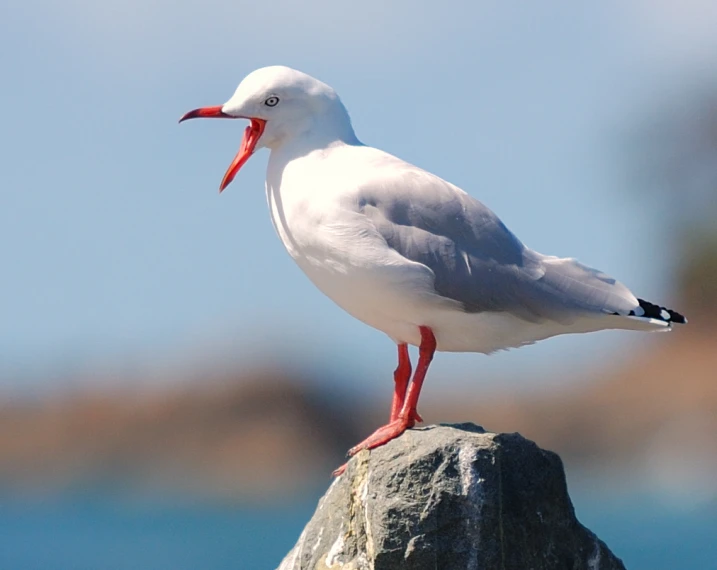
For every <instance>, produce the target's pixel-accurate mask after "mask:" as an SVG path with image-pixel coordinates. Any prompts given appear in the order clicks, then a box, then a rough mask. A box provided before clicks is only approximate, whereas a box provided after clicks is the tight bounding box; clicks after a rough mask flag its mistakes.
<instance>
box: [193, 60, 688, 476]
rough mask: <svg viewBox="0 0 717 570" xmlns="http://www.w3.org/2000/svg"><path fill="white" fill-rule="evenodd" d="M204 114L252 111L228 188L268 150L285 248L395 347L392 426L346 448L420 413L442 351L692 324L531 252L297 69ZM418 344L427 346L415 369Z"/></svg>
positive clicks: (272, 197) (248, 85)
mask: <svg viewBox="0 0 717 570" xmlns="http://www.w3.org/2000/svg"><path fill="white" fill-rule="evenodd" d="M194 118H222V119H248V120H249V126H247V127H246V130H245V131H244V137H243V140H242V142H241V146H240V148H239V152H238V153H237V154H236V156H235V157H234V160H232V162H231V164H230V166H229V168H228V169H227V171H226V174H225V175H224V178H223V179H222V181H221V184H220V186H219V191H220V192H221V191H223V190H224V189H225V188H226V187H227V186H228V185H229V184H230V183H231V181H232V180H233V179H234V177H235V176H236V174H237V172H238V171H239V169H240V168H241V167H242V166H243V165H244V164H245V163H246V161H247V160H248V159H249V158H250V157H251V156H252V154H254V152H256V150H258V149H260V148H264V147H266V148H269V149H270V151H271V153H270V156H269V163H268V167H267V174H266V197H267V201H268V205H269V210H270V213H271V219H272V222H273V224H274V227H275V228H276V232H277V233H278V235H279V238H280V239H281V241H282V243H283V244H284V246H285V247H286V249H287V251H288V252H289V255H291V257H292V258H293V259H294V261H295V262H296V263H297V264H298V265H299V267H300V268H301V269H302V270H303V271H304V272H305V273H306V275H307V276H308V278H309V279H310V280H311V281H312V282H313V283H314V284H315V285H316V286H317V287H318V288H319V289H320V290H321V291H322V292H323V293H324V294H326V295H327V296H328V297H329V298H330V299H332V300H333V301H334V302H335V303H336V304H337V305H339V306H340V307H341V308H343V309H344V310H345V311H347V312H348V313H349V314H351V315H353V316H354V317H356V318H357V319H359V320H360V321H363V322H364V323H366V324H367V325H370V326H372V327H374V328H376V329H378V330H380V331H383V332H384V333H385V334H386V335H388V336H389V337H390V338H391V339H392V340H393V342H395V343H396V346H397V347H398V366H397V368H396V370H395V372H394V375H393V378H394V391H393V400H392V404H391V413H390V416H389V421H388V423H387V424H386V425H384V426H382V427H380V428H378V429H377V430H376V431H375V432H374V433H372V434H371V435H370V436H369V437H367V438H366V439H365V440H363V441H362V442H361V443H359V444H358V445H356V446H355V447H353V448H351V449H350V450H349V452H348V455H349V456H352V455H355V454H356V453H358V452H359V451H361V450H363V449H374V448H376V447H378V446H380V445H383V444H385V443H386V442H388V441H390V440H392V439H394V438H396V437H398V436H400V435H401V434H403V433H404V432H405V431H406V430H407V429H409V428H412V427H413V426H414V425H415V424H416V422H420V421H422V419H421V416H420V415H419V413H418V411H417V404H418V398H419V395H420V393H421V387H422V386H423V382H424V379H425V377H426V373H427V371H428V367H429V365H430V363H431V360H432V359H433V356H434V353H435V352H436V351H447V352H478V353H485V354H490V353H492V352H495V351H498V350H503V349H509V348H517V347H520V346H524V345H528V344H532V343H534V342H536V341H539V340H542V339H546V338H549V337H552V336H556V335H561V334H568V333H586V332H592V331H599V330H604V329H624V330H635V331H669V330H671V328H672V325H673V324H675V323H679V324H683V323H686V322H687V321H686V319H685V317H684V316H682V315H681V314H680V313H678V312H676V311H673V310H671V309H667V308H665V307H662V306H660V305H656V304H653V303H650V302H648V301H645V300H643V299H639V298H637V297H635V295H633V293H632V292H631V291H630V290H629V289H628V288H627V287H626V286H625V285H623V284H622V283H620V282H619V281H616V280H615V279H613V278H612V277H609V276H608V275H606V274H605V273H602V272H601V271H598V270H597V269H592V268H590V267H587V266H585V265H582V264H580V263H578V262H577V261H576V260H575V259H572V258H560V257H553V256H547V255H543V254H540V253H538V252H537V251H534V250H532V249H530V248H528V247H526V246H525V245H523V243H522V242H521V241H520V240H519V239H518V238H517V237H516V236H515V235H514V234H513V233H512V232H511V231H510V230H509V229H508V228H507V227H506V226H505V224H503V222H501V220H500V219H499V218H498V216H496V215H495V214H494V213H493V212H492V211H491V210H490V209H488V207H486V206H485V205H484V204H483V203H481V202H479V201H478V200H477V199H475V198H473V197H472V196H470V195H469V194H467V193H466V192H464V191H463V190H461V189H460V188H458V187H456V186H454V185H453V184H451V183H450V182H446V181H445V180H443V179H441V178H439V177H438V176H436V175H434V174H431V173H430V172H427V171H425V170H422V169H421V168H419V167H417V166H414V165H412V164H410V163H408V162H405V161H403V160H401V159H400V158H397V157H395V156H393V155H391V154H389V153H387V152H384V151H382V150H379V149H377V148H373V147H371V146H368V145H365V144H363V143H362V142H361V141H359V139H358V138H357V137H356V134H355V133H354V129H353V126H352V124H351V119H350V117H349V114H348V111H347V110H346V107H344V105H343V103H342V102H341V99H340V98H339V96H338V95H337V94H336V91H334V89H332V88H331V87H330V86H329V85H327V84H326V83H323V82H321V81H319V80H318V79H315V78H314V77H311V76H310V75H307V74H305V73H302V72H301V71H297V70H295V69H291V68H289V67H284V66H271V67H264V68H261V69H258V70H256V71H253V72H252V73H250V74H249V75H248V76H246V78H245V79H244V80H243V81H242V82H241V83H240V84H239V86H238V87H237V89H236V91H235V93H234V95H233V96H232V97H231V98H230V99H229V100H228V101H227V102H226V103H224V104H223V105H219V106H214V107H202V108H199V109H195V110H193V111H190V112H189V113H187V114H185V115H184V116H183V117H182V118H181V119H180V122H182V121H185V120H187V119H194ZM409 345H411V346H417V347H418V354H419V357H418V363H417V365H416V370H415V372H414V373H413V377H412V378H411V373H412V365H411V360H410V357H409V351H408V347H409ZM344 468H345V465H344V466H342V467H340V468H339V469H337V470H336V472H335V474H337V475H338V474H340V473H341V472H343V469H344Z"/></svg>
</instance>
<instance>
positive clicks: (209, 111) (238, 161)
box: [179, 105, 266, 192]
mask: <svg viewBox="0 0 717 570" xmlns="http://www.w3.org/2000/svg"><path fill="white" fill-rule="evenodd" d="M200 118H201V119H241V118H244V117H234V116H232V115H227V114H226V113H224V112H223V111H222V106H221V105H218V106H216V107H202V108H200V109H194V111H189V113H187V114H186V115H184V116H183V117H182V118H181V119H179V122H180V123H181V122H182V121H186V120H187V119H200ZM246 118H248V119H249V120H250V121H251V123H250V124H249V126H248V127H247V128H246V130H245V131H244V138H243V139H242V141H241V146H240V147H239V152H237V154H236V156H235V157H234V160H232V163H231V164H230V165H229V168H228V169H227V171H226V173H225V174H224V178H223V179H222V183H221V184H220V185H219V192H221V191H222V190H224V189H225V188H226V187H227V186H229V184H230V183H231V181H232V180H234V177H235V176H236V175H237V172H239V169H240V168H241V167H242V166H244V163H246V161H247V160H249V157H250V156H251V155H252V154H254V150H255V149H256V144H257V143H258V142H259V139H260V138H261V135H262V133H263V132H264V127H265V126H266V121H265V120H264V119H253V118H251V117H246Z"/></svg>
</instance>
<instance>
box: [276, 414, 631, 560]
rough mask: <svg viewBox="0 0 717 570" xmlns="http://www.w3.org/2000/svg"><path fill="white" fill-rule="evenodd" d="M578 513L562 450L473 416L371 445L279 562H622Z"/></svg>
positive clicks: (339, 481)
mask: <svg viewBox="0 0 717 570" xmlns="http://www.w3.org/2000/svg"><path fill="white" fill-rule="evenodd" d="M624 568H625V567H624V566H623V564H622V562H621V561H620V559H619V558H617V557H616V556H615V555H614V554H612V552H610V550H609V549H608V548H607V546H606V545H605V543H603V542H602V541H601V540H599V539H598V538H597V537H596V536H595V535H594V534H593V533H592V532H591V531H589V530H588V529H587V528H585V527H584V526H582V525H581V524H580V523H579V522H578V520H577V519H576V518H575V511H574V509H573V505H572V503H571V501H570V497H569V496H568V490H567V485H566V481H565V472H564V470H563V465H562V462H561V460H560V458H559V457H558V456H557V455H556V454H555V453H552V452H550V451H544V450H542V449H540V448H539V447H538V446H537V445H536V444H535V443H533V442H532V441H529V440H527V439H525V438H523V437H522V436H521V435H519V434H494V433H486V432H485V431H484V430H483V429H482V428H480V427H478V426H475V425H472V424H460V425H444V426H429V427H427V428H422V429H413V430H409V431H408V432H406V433H405V434H404V435H403V436H401V437H400V438H398V439H396V440H394V441H392V442H390V443H388V444H387V445H385V446H383V447H380V448H378V449H375V450H374V451H372V452H367V451H365V452H361V453H360V454H358V455H357V456H356V457H355V458H354V459H352V460H351V461H350V462H349V465H348V468H347V470H346V472H345V473H344V475H342V476H341V477H339V478H338V479H336V480H335V481H334V482H333V483H332V485H331V487H330V488H329V490H328V491H327V493H326V494H325V495H324V497H323V498H322V499H321V500H320V502H319V506H318V508H317V509H316V512H315V513H314V516H313V517H312V519H311V521H309V523H308V525H307V526H306V527H305V528H304V531H303V532H302V533H301V536H300V537H299V540H298V542H297V543H296V545H295V546H294V548H293V549H292V550H291V552H289V554H288V555H287V556H286V557H285V558H284V560H283V562H282V563H281V565H280V566H279V570H299V569H300V570H327V569H337V570H339V569H341V570H409V569H410V570H424V569H425V570H471V569H476V570H477V569H486V570H492V569H505V570H523V569H525V570H527V569H532V570H547V569H551V570H552V569H566V570H567V569H570V570H580V569H585V570H613V569H623V570H624Z"/></svg>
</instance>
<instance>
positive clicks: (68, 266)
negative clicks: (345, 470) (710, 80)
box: [0, 0, 717, 390]
mask: <svg viewBox="0 0 717 570" xmlns="http://www.w3.org/2000/svg"><path fill="white" fill-rule="evenodd" d="M667 4H673V5H672V6H667ZM716 15H717V14H716V10H715V7H714V5H713V3H711V2H707V1H703V0H690V1H688V2H684V3H680V4H679V5H678V3H666V2H665V3H652V2H647V1H638V0H630V1H627V2H617V1H612V2H599V3H598V2H590V3H580V4H578V3H571V2H548V3H541V4H540V6H538V5H534V6H533V5H521V6H520V7H519V8H518V7H516V6H509V5H507V4H506V3H489V2H470V1H465V2H455V1H444V2H440V3H428V2H409V1H403V0H401V1H396V2H392V3H390V4H389V5H388V6H384V3H383V2H380V1H374V0H370V1H364V2H361V3H356V2H354V3H348V2H346V3H344V2H335V1H329V0H308V1H307V2H303V3H294V2H289V1H288V0H286V1H285V0H275V1H274V2H271V3H256V2H243V1H236V0H232V1H230V0H209V1H204V2H190V1H179V2H170V1H169V0H155V1H149V2H147V1H142V2H140V1H139V0H107V1H105V2H92V1H90V0H69V1H68V2H65V3H61V4H60V3H56V2H50V1H49V0H35V1H32V0H31V1H28V2H24V3H19V2H15V3H11V4H10V5H7V6H4V8H3V14H2V18H1V19H0V48H2V49H0V64H1V67H2V76H3V89H2V90H0V106H1V108H2V109H3V110H4V113H3V126H2V136H0V253H1V254H2V274H1V277H2V279H1V280H0V323H1V324H0V386H5V387H8V386H16V385H19V384H21V383H22V382H26V381H28V378H31V377H38V378H44V379H45V381H46V382H52V381H53V379H55V378H57V377H60V376H62V375H64V374H70V373H78V374H82V373H86V374H87V375H88V376H89V377H92V378H93V380H92V381H96V382H100V381H111V378H112V377H113V375H115V374H114V373H115V372H123V371H128V370H129V371H132V370H136V371H140V372H143V373H148V371H154V372H153V373H156V376H157V377H166V376H168V375H169V376H172V375H173V374H174V372H176V371H180V373H179V375H181V374H182V372H181V371H186V370H189V369H192V367H198V368H201V367H202V366H204V365H205V364H207V363H212V364H217V363H221V362H227V361H236V360H238V361H240V362H242V363H244V364H246V365H247V366H257V365H259V364H260V363H261V361H262V359H264V358H266V357H267V356H271V359H272V362H275V361H279V360H282V359H285V360H286V362H287V365H297V366H313V367H317V368H321V367H324V366H326V367H329V368H331V369H333V370H337V371H341V370H344V369H346V370H348V371H349V372H350V374H351V375H353V376H354V377H361V378H366V379H367V380H366V383H367V384H368V385H370V386H372V387H379V386H381V387H384V388H385V389H386V390H390V388H386V387H385V384H386V383H387V382H389V381H390V371H391V370H392V369H393V367H394V365H395V364H394V358H395V357H394V348H393V346H392V344H391V342H390V341H389V340H388V339H387V338H385V337H384V336H383V335H382V334H381V333H379V332H376V331H373V330H371V329H369V328H367V327H366V326H365V325H363V324H361V323H359V322H357V321H354V320H353V319H352V318H351V317H349V316H348V315H345V314H344V313H343V312H342V311H341V310H340V309H338V308H337V307H335V306H334V305H333V304H332V303H331V302H330V301H329V300H327V299H325V298H324V297H323V296H322V295H321V293H319V292H318V291H316V290H315V289H314V288H313V286H312V285H311V284H310V283H309V282H308V280H307V279H306V278H305V277H304V276H303V275H302V274H301V272H300V271H299V269H298V268H297V267H295V265H294V264H293V262H292V261H291V259H290V258H289V257H288V255H287V254H286V253H285V252H284V251H283V248H282V246H281V244H280V242H279V240H278V239H277V238H276V236H275V234H274V230H273V228H272V227H271V223H270V220H269V216H268V213H267V209H266V203H265V196H264V189H263V180H264V172H265V168H266V160H267V154H266V152H267V151H263V152H262V153H259V154H257V155H256V156H255V157H253V158H252V160H251V161H250V162H249V163H248V164H247V165H246V166H245V167H244V168H243V169H242V171H241V173H240V174H239V176H238V177H237V178H236V180H235V181H234V183H233V184H232V185H231V186H230V187H229V189H228V190H227V191H226V192H224V193H223V194H222V195H221V196H219V195H218V194H217V186H218V183H219V181H220V180H221V177H222V174H223V173H224V170H225V169H226V166H227V165H228V163H229V161H230V160H231V158H232V157H233V155H234V153H235V152H236V149H237V147H238V145H239V142H240V139H241V135H242V131H243V128H244V125H243V124H240V123H239V122H231V123H226V122H221V121H197V122H192V123H188V124H184V125H182V126H178V125H177V119H178V118H179V116H180V115H181V114H182V113H183V112H185V111H187V110H189V109H192V108H195V107H198V106H202V105H210V104H219V103H223V102H224V101H225V100H226V99H228V98H229V96H230V95H231V94H232V92H233V90H234V88H235V87H236V85H237V83H238V82H239V81H240V80H241V79H242V77H243V76H244V75H246V74H247V73H249V72H250V71H252V70H253V69H255V68H257V67H261V66H264V65H271V64H284V65H289V66H292V67H296V68H298V69H301V70H303V71H306V72H308V73H311V74H313V75H316V76H317V77H319V78H321V79H322V80H324V81H326V82H327V83H329V84H331V85H332V86H334V87H335V88H336V89H337V91H338V92H339V94H340V95H341V96H342V98H343V100H344V102H345V103H346V105H347V107H348V109H349V111H350V112H351V115H352V118H353V122H354V126H355V128H356V131H357V133H358V135H359V137H360V138H361V139H362V140H363V141H364V142H365V143H367V144H372V145H374V146H379V147H381V148H383V149H385V150H388V151H390V152H392V153H394V154H396V155H398V156H400V157H402V158H404V159H406V160H409V161H411V162H414V163H416V164H418V165H420V166H422V167H424V168H426V169H428V170H431V171H433V172H436V173H437V174H439V175H441V176H443V177H444V178H447V179H448V180H450V181H452V182H454V183H456V184H458V185H459V186H461V187H463V188H464V189H465V190H466V191H468V192H470V193H471V194H473V195H474V196H476V197H477V198H479V199H481V200H482V201H484V202H485V203H486V204H488V205H489V206H490V207H491V208H492V209H493V210H495V211H496V212H497V213H498V214H499V215H500V216H501V217H502V218H503V220H504V221H505V222H506V223H507V224H508V225H509V227H510V228H511V229H512V230H513V231H514V232H515V233H516V234H517V235H518V236H519V237H520V238H521V239H522V240H523V241H525V242H526V243H527V244H528V245H529V246H531V247H533V248H535V249H538V250H539V251H542V252H544V253H550V254H554V255H561V256H572V257H577V258H578V259H580V260H581V261H583V262H584V263H587V264H589V265H593V266H596V267H599V268H601V269H603V270H604V271H606V272H608V273H610V274H612V275H614V276H616V277H618V278H619V279H621V280H622V281H623V282H625V283H626V284H628V285H629V286H630V287H631V288H632V289H633V290H634V291H635V292H636V293H637V294H639V295H640V296H644V297H647V298H651V299H653V300H656V301H660V302H665V303H669V302H670V301H671V289H670V286H671V282H670V275H669V270H670V267H669V260H668V259H665V257H664V255H661V251H660V244H662V243H664V240H667V239H669V236H665V235H661V234H660V232H659V227H656V224H654V223H652V221H651V220H648V219H646V217H645V215H644V213H643V212H641V207H640V203H639V199H638V197H636V196H635V194H633V193H632V192H631V189H630V188H629V177H628V176H627V174H626V160H625V156H624V153H625V152H627V151H626V147H625V145H624V142H625V135H626V134H629V132H630V129H631V128H632V127H633V125H634V126H639V124H640V121H641V120H643V119H644V117H646V116H647V111H648V110H650V109H652V108H654V107H655V106H656V105H657V104H658V103H659V102H660V101H662V100H663V99H664V98H665V97H667V96H668V95H669V93H670V92H672V91H676V90H678V88H679V86H680V84H681V83H682V81H683V80H684V79H685V78H689V77H693V76H694V75H699V74H700V73H702V72H703V70H704V69H706V66H707V65H708V64H709V62H710V61H713V60H710V59H709V56H708V54H710V52H714V50H715V48H717V38H716V36H717V35H716V34H714V32H713V31H714V26H713V24H714V23H715V21H716V19H715V16H716ZM628 150H629V149H628ZM641 342H644V341H643V340H641V339H640V338H638V336H637V335H634V334H630V333H613V332H611V333H600V334H597V335H592V336H589V337H571V338H562V339H553V340H550V341H546V342H544V343H541V344H539V345H537V346H535V347H530V348H526V349H521V350H520V351H511V352H509V353H505V354H500V355H497V356H493V357H490V358H486V357H483V356H477V355H442V356H441V357H440V358H439V359H437V361H436V363H435V366H434V371H433V374H434V375H440V376H442V377H444V378H446V379H455V380H456V381H460V380H461V379H471V380H472V379H474V378H476V377H477V378H481V377H486V376H493V377H494V376H500V377H504V376H509V375H512V376H517V377H519V378H520V381H524V382H526V384H529V383H530V382H531V381H533V380H534V379H536V378H539V377H540V376H541V375H545V374H547V373H548V371H551V372H552V371H555V370H557V371H561V370H563V371H565V370H568V369H571V368H572V367H573V366H575V365H576V364H584V363H590V362H599V361H602V360H605V359H609V360H610V361H612V360H614V359H615V354H616V351H619V350H622V351H623V352H622V353H620V352H618V354H624V351H629V349H630V347H632V346H639V345H640V343H641ZM620 346H624V347H625V348H622V349H619V348H618V347H620ZM163 371H164V372H163ZM167 371H170V372H167ZM97 372H102V374H98V373H97ZM100 377H102V378H101V379H99V378H100ZM105 377H106V378H105ZM108 379H109V380H108Z"/></svg>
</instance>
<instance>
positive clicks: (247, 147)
mask: <svg viewBox="0 0 717 570" xmlns="http://www.w3.org/2000/svg"><path fill="white" fill-rule="evenodd" d="M250 121H251V123H249V126H248V127H247V128H246V129H245V130H244V138H243V139H242V141H241V146H240V147H239V152H237V154H236V156H235V157H234V160H232V163H231V164H230V165H229V168H228V169H227V172H226V174H225V175H224V178H223V179H222V183H221V184H220V185H219V192H221V191H222V190H224V189H225V188H226V187H227V186H229V184H230V183H231V181H232V180H234V177H235V176H236V175H237V172H239V169H240V168H241V167H242V166H244V163H245V162H246V161H247V160H249V157H250V156H251V155H252V154H254V149H255V148H256V143H257V142H259V139H260V138H261V134H262V133H263V132H264V126H265V125H266V121H264V120H263V119H250Z"/></svg>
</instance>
